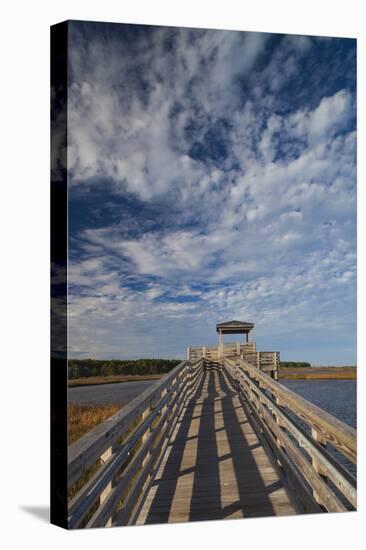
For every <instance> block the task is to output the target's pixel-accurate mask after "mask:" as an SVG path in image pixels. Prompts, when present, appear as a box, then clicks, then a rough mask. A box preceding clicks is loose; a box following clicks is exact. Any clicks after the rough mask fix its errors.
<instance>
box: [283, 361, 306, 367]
mask: <svg viewBox="0 0 366 550" xmlns="http://www.w3.org/2000/svg"><path fill="white" fill-rule="evenodd" d="M308 367H311V364H310V363H304V362H301V361H280V368H281V369H294V368H299V369H303V368H308Z"/></svg>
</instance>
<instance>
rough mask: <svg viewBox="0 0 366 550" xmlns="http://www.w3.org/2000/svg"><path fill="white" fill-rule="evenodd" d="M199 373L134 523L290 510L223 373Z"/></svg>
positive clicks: (284, 493)
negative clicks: (199, 379) (199, 378)
mask: <svg viewBox="0 0 366 550" xmlns="http://www.w3.org/2000/svg"><path fill="white" fill-rule="evenodd" d="M204 376H205V378H203V379H202V383H201V384H200V389H199V393H198V392H197V393H196V394H195V396H194V398H193V399H192V400H191V401H190V402H189V404H188V405H187V406H186V407H185V412H184V413H183V414H182V416H181V419H180V421H179V425H178V430H177V431H176V433H175V434H174V436H173V437H172V438H171V441H170V444H169V446H168V452H166V453H165V455H164V458H163V461H162V464H161V467H160V468H159V471H158V472H157V473H156V475H155V479H154V483H153V485H152V486H151V489H150V491H149V493H148V495H147V497H146V499H145V500H144V503H143V506H142V508H141V511H140V513H139V515H138V517H137V518H136V523H138V524H140V523H155V522H162V521H164V522H165V521H168V522H175V521H195V520H200V519H210V518H211V519H215V518H216V519H217V518H220V517H222V518H226V517H247V516H261V515H273V514H276V515H281V514H286V515H288V514H294V513H295V512H296V511H295V509H294V507H293V506H292V504H291V502H290V498H289V496H288V494H287V492H286V490H285V489H284V487H283V485H282V483H281V480H280V478H279V476H278V473H277V472H276V470H275V469H274V467H273V466H272V464H271V462H270V460H269V458H268V455H267V453H266V451H265V450H264V448H263V446H262V445H261V444H260V442H259V440H258V437H257V435H256V433H255V432H254V430H253V428H252V427H251V424H250V423H249V422H248V418H247V416H246V413H245V411H244V409H243V407H242V405H241V402H240V399H239V396H238V395H237V393H236V390H235V387H234V386H233V385H231V384H230V381H229V380H228V379H227V377H226V376H225V371H223V372H222V373H221V372H220V371H219V370H207V371H206V372H205V375H204ZM272 487H273V489H271V488H272ZM121 521H122V522H123V518H121V517H120V518H119V520H118V521H117V522H116V524H117V523H118V524H120V522H121Z"/></svg>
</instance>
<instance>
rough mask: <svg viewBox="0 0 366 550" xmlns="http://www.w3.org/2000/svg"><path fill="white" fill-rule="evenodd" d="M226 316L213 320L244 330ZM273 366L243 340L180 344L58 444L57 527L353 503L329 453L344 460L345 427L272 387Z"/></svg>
mask: <svg viewBox="0 0 366 550" xmlns="http://www.w3.org/2000/svg"><path fill="white" fill-rule="evenodd" d="M238 323H239V322H238V321H235V322H230V323H229V324H228V323H224V324H221V325H218V326H219V329H220V330H221V331H233V330H242V331H248V330H249V328H248V327H249V324H245V323H244V324H243V323H239V325H240V326H239V325H238ZM242 325H243V326H242ZM238 326H239V329H238ZM250 326H251V325H250ZM278 365H279V353H278V352H272V351H257V350H256V346H255V343H254V342H246V343H244V344H238V345H231V344H223V343H222V342H221V343H220V345H219V347H217V348H212V347H206V346H203V347H193V348H192V347H190V348H188V353H187V360H186V361H182V363H180V364H179V365H177V366H176V367H175V368H174V369H172V370H171V371H169V372H168V373H167V374H165V375H164V376H163V377H162V378H161V379H160V380H159V381H158V382H157V383H156V384H153V385H152V386H151V387H149V388H148V389H147V390H145V391H144V392H143V393H141V394H140V395H139V396H137V397H136V398H135V399H134V400H133V401H131V402H130V403H129V404H128V405H126V406H125V407H123V408H122V409H121V410H120V411H118V412H117V413H116V414H115V415H114V416H112V417H110V418H108V419H107V420H106V421H105V422H103V423H102V424H100V425H98V426H96V427H95V428H94V429H93V430H91V431H90V432H88V433H87V434H85V435H84V436H83V437H82V438H80V439H79V440H78V441H76V442H75V443H73V444H72V445H71V446H70V447H69V452H68V485H69V491H70V494H71V495H72V497H70V500H69V503H68V513H69V515H68V526H69V528H71V529H73V528H77V527H103V526H112V525H131V524H140V525H141V524H152V523H174V522H185V521H202V520H209V519H229V518H251V517H259V516H279V515H292V514H301V513H323V512H345V511H347V510H354V509H356V505H357V491H356V480H355V478H354V477H353V475H352V473H351V472H350V470H349V469H347V468H346V467H345V466H344V465H343V464H342V463H341V462H339V461H337V460H336V459H335V458H334V455H333V454H332V453H331V452H330V451H331V450H332V449H333V450H336V451H337V453H338V455H339V453H341V455H342V456H343V457H344V458H345V459H346V460H347V461H350V463H353V464H355V463H356V458H357V453H356V431H355V430H354V429H353V428H351V427H350V426H347V425H346V424H344V423H343V422H341V421H340V420H339V419H337V418H335V417H334V416H332V415H330V414H329V413H327V412H326V411H323V410H322V409H320V408H319V407H317V406H316V405H314V404H312V403H309V402H308V401H306V400H305V399H303V398H302V397H300V396H299V395H297V394H295V393H294V392H292V391H290V390H289V389H288V388H286V387H284V386H282V384H280V383H279V382H278V381H277V378H278Z"/></svg>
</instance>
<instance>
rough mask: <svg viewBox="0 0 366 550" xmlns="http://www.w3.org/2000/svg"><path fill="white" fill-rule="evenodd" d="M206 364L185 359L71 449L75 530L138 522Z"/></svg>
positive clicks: (71, 514)
mask: <svg viewBox="0 0 366 550" xmlns="http://www.w3.org/2000/svg"><path fill="white" fill-rule="evenodd" d="M202 366H203V361H202V360H199V361H198V362H197V363H196V364H193V363H189V362H187V361H183V362H182V363H180V364H179V365H178V366H177V367H175V368H174V369H173V370H172V371H170V372H169V373H168V374H166V375H165V376H164V377H163V378H161V379H160V380H159V381H158V382H157V383H155V384H154V385H153V386H151V387H150V388H149V389H147V390H146V391H145V392H144V393H142V394H141V395H139V396H138V397H137V398H136V399H134V400H133V401H132V402H130V403H129V404H128V405H127V406H125V407H124V408H123V409H121V411H119V412H118V413H116V414H115V415H114V416H112V417H111V418H109V419H108V420H106V421H105V422H103V423H102V424H100V425H98V426H97V427H96V428H94V429H93V430H91V431H90V432H88V433H87V434H86V435H85V436H84V437H82V438H81V439H79V440H78V441H76V442H75V443H73V444H72V445H71V446H70V447H69V452H68V480H69V493H70V494H71V495H72V498H71V499H70V502H69V528H76V527H85V526H86V527H101V526H111V525H112V524H113V523H115V522H117V523H118V524H123V525H126V524H129V523H133V521H134V517H135V515H136V514H137V512H138V509H139V506H140V504H141V503H142V502H143V500H144V498H145V496H146V494H147V491H148V490H149V488H150V485H151V482H152V479H153V476H154V474H155V472H156V471H157V469H158V467H159V463H160V459H161V457H162V456H163V454H164V451H165V449H166V446H167V443H168V441H169V438H170V436H171V434H172V432H173V430H174V428H175V425H176V423H177V421H178V417H179V415H180V413H181V411H182V409H183V407H184V405H185V403H186V402H187V400H188V399H189V398H190V396H191V395H192V393H193V392H194V391H195V389H196V387H197V385H198V384H199V382H200V380H201V377H202V374H203V368H202Z"/></svg>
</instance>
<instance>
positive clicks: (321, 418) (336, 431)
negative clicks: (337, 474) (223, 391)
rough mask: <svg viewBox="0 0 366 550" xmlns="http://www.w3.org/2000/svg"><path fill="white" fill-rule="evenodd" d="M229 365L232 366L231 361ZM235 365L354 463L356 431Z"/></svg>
mask: <svg viewBox="0 0 366 550" xmlns="http://www.w3.org/2000/svg"><path fill="white" fill-rule="evenodd" d="M231 364H233V362H232V361H231ZM236 364H237V365H238V366H239V367H240V368H241V369H243V370H244V371H245V372H247V373H248V374H249V375H250V377H251V378H254V379H255V380H257V381H258V382H260V383H261V384H262V385H263V387H264V388H266V389H268V390H270V391H271V392H272V393H273V394H275V395H277V396H278V397H279V398H281V399H282V401H283V403H284V404H286V406H287V407H288V408H289V410H291V411H292V412H294V413H296V414H297V415H298V416H299V417H301V418H302V419H303V420H305V421H306V422H307V423H308V424H309V426H310V427H311V428H314V429H315V430H316V431H317V432H319V433H321V434H322V436H323V437H324V438H325V439H326V440H327V441H328V442H329V443H331V444H332V445H333V446H334V447H336V448H337V449H338V450H339V451H340V452H341V453H342V454H344V455H345V456H346V457H347V458H349V459H350V460H351V461H352V462H356V456H357V445H356V430H355V429H354V428H351V427H350V426H348V425H347V424H345V423H344V422H342V421H341V420H339V419H338V418H336V417H335V416H333V415H331V414H329V413H327V412H326V411H324V410H323V409H321V408H320V407H318V406H317V405H314V404H313V403H310V402H309V401H307V400H306V399H304V398H303V397H301V396H300V395H298V394H296V393H294V392H293V391H291V390H289V389H288V388H286V387H285V386H283V385H282V384H280V383H279V382H277V381H275V380H273V379H272V378H270V377H268V376H266V375H265V373H262V372H261V371H258V370H257V369H254V368H253V367H251V366H250V365H249V364H248V363H246V362H245V361H241V360H239V361H238V360H236Z"/></svg>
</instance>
